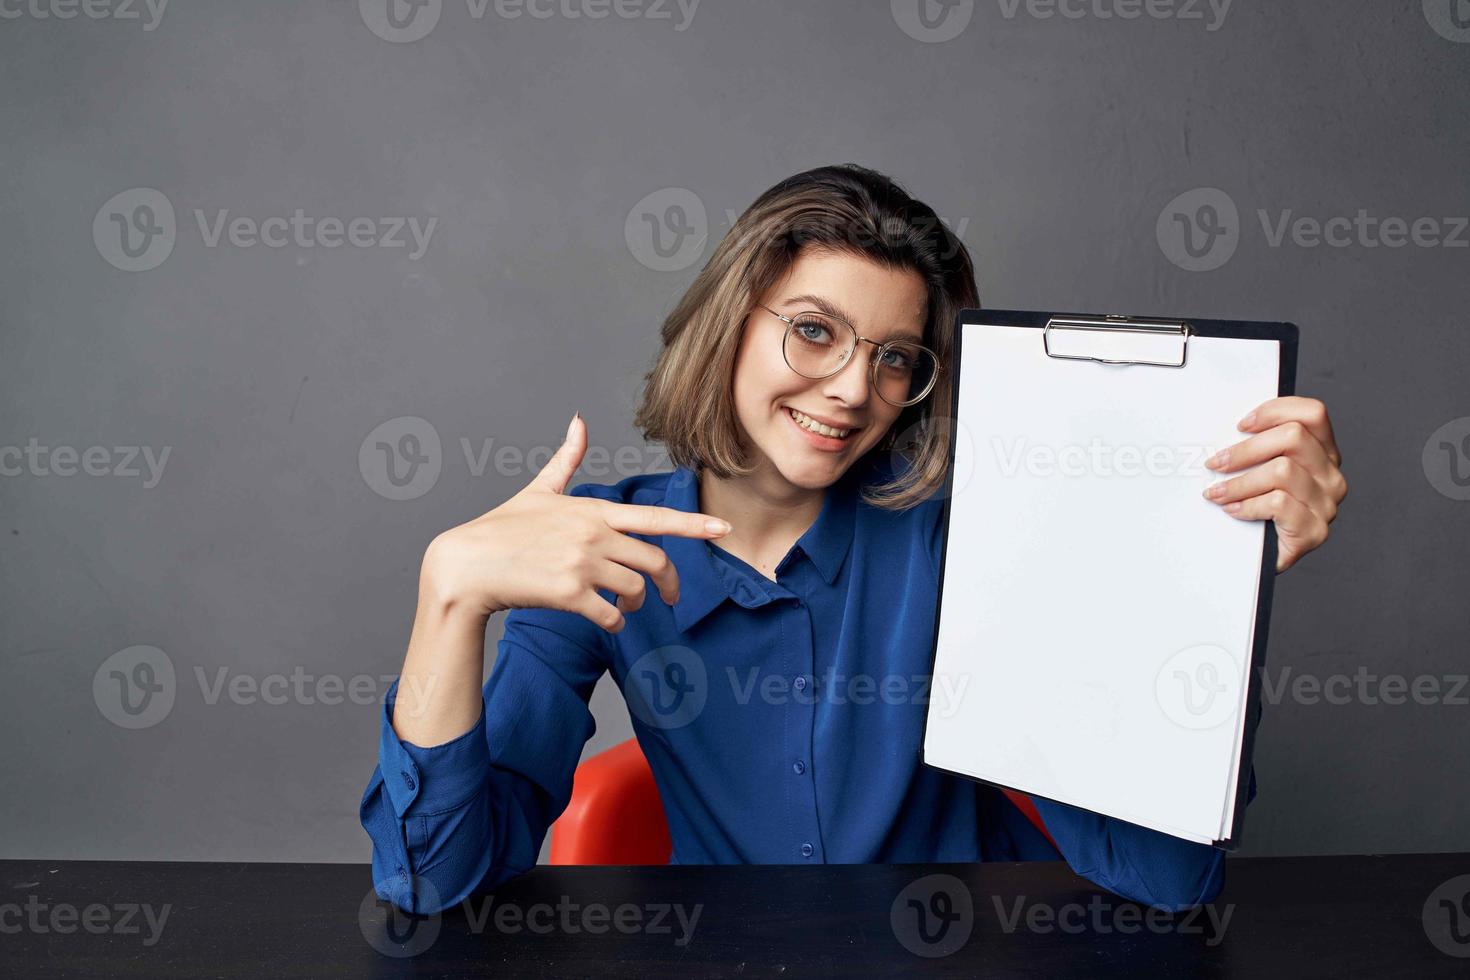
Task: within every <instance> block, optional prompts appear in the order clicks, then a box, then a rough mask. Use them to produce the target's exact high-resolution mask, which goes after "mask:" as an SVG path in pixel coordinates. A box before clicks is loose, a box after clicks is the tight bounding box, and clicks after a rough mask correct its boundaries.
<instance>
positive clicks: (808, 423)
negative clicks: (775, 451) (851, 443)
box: [786, 405, 852, 439]
mask: <svg viewBox="0 0 1470 980" xmlns="http://www.w3.org/2000/svg"><path fill="white" fill-rule="evenodd" d="M786 411H787V412H789V413H791V417H792V418H793V419H795V420H796V424H797V425H799V426H801V427H802V428H803V429H808V430H810V431H812V432H815V433H817V434H818V435H823V436H827V437H829V438H832V439H846V438H847V435H848V433H850V432H852V430H851V429H834V428H832V427H831V426H830V425H823V424H822V423H820V422H818V421H817V420H816V419H814V418H812V417H811V416H809V415H803V414H801V413H800V412H798V411H797V410H796V409H794V408H792V407H790V406H789V405H788V406H787V407H786Z"/></svg>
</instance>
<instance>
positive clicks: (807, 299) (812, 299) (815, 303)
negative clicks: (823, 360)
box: [786, 293, 924, 343]
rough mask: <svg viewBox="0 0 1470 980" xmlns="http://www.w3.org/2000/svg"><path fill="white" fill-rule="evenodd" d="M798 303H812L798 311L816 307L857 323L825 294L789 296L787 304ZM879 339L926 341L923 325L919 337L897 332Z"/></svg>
mask: <svg viewBox="0 0 1470 980" xmlns="http://www.w3.org/2000/svg"><path fill="white" fill-rule="evenodd" d="M797 303H809V304H811V305H810V306H803V307H801V309H799V310H797V311H796V312H798V313H802V312H805V311H806V310H808V309H815V310H817V311H819V312H821V313H825V314H827V315H828V316H835V317H837V318H838V319H839V320H846V321H847V322H848V323H855V320H856V318H855V317H852V316H850V315H848V314H847V313H844V312H843V311H842V308H841V307H839V306H838V305H837V304H836V303H834V302H832V301H831V300H829V299H827V298H826V297H824V296H818V295H817V294H815V293H802V294H801V295H800V296H791V297H788V298H787V299H786V304H790V305H793V306H794V305H796V304H797ZM878 339H880V341H887V340H899V339H902V340H909V341H914V342H916V343H923V342H924V330H923V328H922V327H920V328H919V336H918V337H914V336H911V335H909V334H906V333H895V334H891V335H889V336H887V337H883V338H878Z"/></svg>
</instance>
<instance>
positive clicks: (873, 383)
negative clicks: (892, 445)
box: [756, 303, 944, 408]
mask: <svg viewBox="0 0 1470 980" xmlns="http://www.w3.org/2000/svg"><path fill="white" fill-rule="evenodd" d="M756 305H757V306H759V307H760V308H761V309H763V310H765V311H766V312H767V313H769V314H771V315H772V316H774V317H775V318H776V319H778V320H783V321H785V323H786V332H785V333H784V334H782V335H781V360H783V361H785V362H786V366H787V367H789V368H791V370H793V371H796V367H795V366H794V365H793V364H792V363H791V358H789V357H787V356H786V341H787V340H789V339H790V338H791V331H792V330H794V329H796V321H797V320H800V319H801V318H802V317H804V316H807V315H811V316H819V317H822V318H823V319H826V320H836V321H837V322H838V323H840V324H842V325H843V326H844V327H846V328H847V330H848V332H849V333H851V334H852V338H853V339H852V345H851V346H850V347H849V348H848V349H847V353H846V354H843V355H842V359H841V360H842V363H841V364H839V365H838V366H837V368H836V370H833V371H829V372H827V373H826V374H822V375H816V376H813V375H810V374H803V373H802V372H801V371H796V373H797V374H800V375H801V376H802V377H803V378H811V380H813V381H821V380H822V379H823V378H830V377H832V376H833V375H836V374H840V373H841V372H842V369H843V368H845V367H847V358H848V357H849V356H851V355H852V353H853V352H854V351H856V350H857V345H858V342H859V341H861V342H863V343H865V344H872V345H873V346H874V347H876V348H877V350H875V351H874V352H873V357H872V358H871V359H870V360H869V361H868V385H869V387H871V388H872V389H873V391H875V392H876V393H877V395H878V397H879V398H882V399H883V400H884V401H885V402H888V404H890V405H892V406H893V407H894V408H908V407H909V406H910V405H917V404H919V402H921V401H923V400H924V399H925V398H928V397H929V393H930V392H932V391H933V390H934V386H935V385H936V384H937V383H938V382H939V372H941V371H943V370H944V365H942V364H940V363H939V355H938V354H936V353H934V351H932V350H930V349H929V348H928V347H925V346H924V345H923V344H920V343H917V342H915V341H912V340H904V339H894V340H889V341H886V342H884V343H881V344H880V343H879V342H878V341H876V340H869V339H868V338H867V337H864V336H862V335H861V334H859V333H858V332H857V328H856V327H854V326H853V325H852V324H851V323H848V322H847V321H846V320H844V319H842V317H840V316H833V315H832V314H831V313H825V312H823V311H822V310H802V311H801V312H800V313H797V314H796V315H795V316H785V315H784V314H781V313H777V312H776V311H775V310H773V309H771V308H770V307H769V306H766V305H765V304H764V303H757V304H756ZM898 344H906V345H909V346H913V347H917V348H919V349H920V350H922V351H926V352H927V353H928V354H929V356H930V357H932V358H933V359H934V373H933V374H932V375H931V376H930V378H929V383H928V384H927V385H925V386H924V390H923V391H922V392H920V393H919V394H918V395H917V396H916V397H914V398H912V399H910V400H909V401H906V402H896V401H893V400H892V399H890V398H888V397H886V396H885V395H884V394H883V392H882V391H881V390H880V389H879V387H878V360H879V359H880V358H881V357H882V356H883V355H884V354H885V353H886V352H887V351H888V349H889V348H890V347H894V346H897V345H898Z"/></svg>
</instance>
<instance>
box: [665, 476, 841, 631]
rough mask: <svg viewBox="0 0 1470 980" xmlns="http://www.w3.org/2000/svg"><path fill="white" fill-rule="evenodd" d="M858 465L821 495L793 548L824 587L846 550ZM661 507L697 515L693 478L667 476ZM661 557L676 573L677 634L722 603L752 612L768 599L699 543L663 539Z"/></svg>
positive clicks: (833, 578) (696, 484)
mask: <svg viewBox="0 0 1470 980" xmlns="http://www.w3.org/2000/svg"><path fill="white" fill-rule="evenodd" d="M864 469H866V467H863V466H861V465H859V466H853V467H851V468H850V469H849V470H848V472H846V473H844V474H843V475H842V478H841V479H839V480H838V481H837V482H836V483H835V484H833V485H832V486H831V487H830V488H828V490H827V494H826V497H825V498H824V499H823V501H822V510H821V512H820V513H819V514H818V515H817V519H816V521H815V522H814V523H813V524H812V526H811V527H809V528H807V529H806V531H805V532H804V533H803V534H802V536H801V537H800V538H797V539H796V547H798V548H800V549H801V551H802V554H804V555H806V556H807V558H809V559H810V560H811V562H812V564H813V565H814V566H815V567H816V569H817V572H818V573H819V574H820V575H821V576H822V580H823V581H825V582H826V583H827V584H828V585H831V584H833V583H834V582H836V581H837V575H838V573H839V572H841V571H842V563H843V562H844V561H845V560H846V559H847V554H848V552H849V551H850V550H851V549H852V537H853V528H854V523H855V511H856V509H857V497H858V493H859V491H860V489H861V480H860V478H859V476H858V472H857V471H860V470H864ZM663 505H664V506H665V507H669V508H672V509H673V510H681V511H684V512H685V513H694V512H696V511H698V510H699V477H698V476H697V474H696V473H695V472H694V471H693V470H691V469H690V468H688V467H686V466H680V467H678V468H676V469H675V470H674V472H672V473H670V474H669V480H668V483H667V484H666V485H665V489H664V504H663ZM663 548H664V552H665V553H666V554H667V555H668V556H669V558H670V559H671V560H672V561H673V562H674V566H675V567H676V568H677V569H678V571H679V601H678V602H676V603H674V624H675V625H676V626H678V627H679V630H680V632H683V631H685V630H688V629H689V628H690V627H692V626H694V624H696V623H698V622H699V621H700V620H701V619H703V618H704V617H705V616H707V615H709V613H710V612H712V611H713V610H714V609H715V608H716V607H717V606H719V604H720V603H721V602H723V601H724V600H725V599H727V598H728V599H732V600H734V601H735V602H736V603H738V604H740V605H742V606H745V607H746V608H753V607H755V606H759V605H764V604H765V603H766V602H769V601H770V597H769V596H768V595H766V594H765V593H764V592H763V591H762V590H758V589H755V588H753V587H752V586H751V584H750V583H748V582H745V581H743V580H742V578H741V576H739V575H738V574H736V572H735V569H733V568H731V567H730V565H729V564H728V563H726V562H722V561H720V559H719V558H717V557H716V556H715V555H713V554H712V553H711V552H710V546H709V544H708V542H706V541H705V540H704V539H703V538H686V537H681V536H679V535H672V534H670V535H664V537H663Z"/></svg>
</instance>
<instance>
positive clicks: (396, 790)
mask: <svg viewBox="0 0 1470 980" xmlns="http://www.w3.org/2000/svg"><path fill="white" fill-rule="evenodd" d="M397 700H398V681H397V679H395V680H394V681H393V684H392V686H391V687H389V688H388V693H387V695H386V696H385V697H384V698H383V716H382V719H381V723H380V731H379V736H378V768H379V770H380V771H381V772H382V775H383V786H384V787H385V788H386V789H387V791H388V799H390V800H391V801H392V802H393V812H394V814H396V815H397V817H398V819H400V820H402V819H403V818H404V816H405V815H409V814H410V813H412V814H429V813H441V812H443V811H446V810H453V809H455V808H456V807H459V806H462V805H463V804H464V803H465V802H466V801H467V800H469V799H470V797H471V796H473V795H474V794H475V793H476V792H478V791H479V790H480V789H481V788H482V787H483V786H484V785H485V779H486V777H487V776H488V775H489V772H490V750H489V747H488V745H487V744H486V742H485V706H484V703H483V702H482V703H481V705H480V717H479V719H478V720H477V721H476V722H475V725H474V727H473V728H471V729H470V730H469V731H467V732H465V733H464V734H463V735H461V736H459V737H458V738H456V739H453V740H452V741H449V742H445V743H444V744H443V745H435V746H432V747H430V748H423V747H422V746H418V745H414V744H413V743H412V742H405V741H403V740H402V739H400V738H399V737H398V733H397V732H395V731H394V730H393V706H394V704H395V703H396V702H397Z"/></svg>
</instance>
